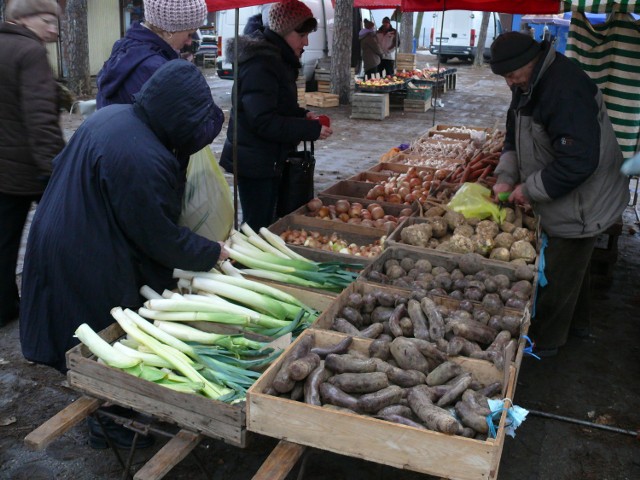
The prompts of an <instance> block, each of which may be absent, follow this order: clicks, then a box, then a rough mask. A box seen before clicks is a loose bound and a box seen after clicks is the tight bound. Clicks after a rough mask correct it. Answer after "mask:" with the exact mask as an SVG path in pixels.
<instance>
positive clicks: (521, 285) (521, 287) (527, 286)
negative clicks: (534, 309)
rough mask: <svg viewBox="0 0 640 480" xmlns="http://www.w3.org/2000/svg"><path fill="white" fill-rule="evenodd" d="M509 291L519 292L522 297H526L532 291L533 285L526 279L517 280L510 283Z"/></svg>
mask: <svg viewBox="0 0 640 480" xmlns="http://www.w3.org/2000/svg"><path fill="white" fill-rule="evenodd" d="M511 291H513V292H516V293H520V294H521V295H522V296H523V298H524V299H527V298H529V297H530V296H531V293H532V292H533V285H531V282H529V281H527V280H518V281H517V282H516V283H514V284H513V285H511Z"/></svg>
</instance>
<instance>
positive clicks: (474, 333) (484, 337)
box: [451, 320, 498, 345]
mask: <svg viewBox="0 0 640 480" xmlns="http://www.w3.org/2000/svg"><path fill="white" fill-rule="evenodd" d="M451 330H452V331H453V333H454V335H458V336H460V337H464V338H466V339H467V340H471V341H472V342H478V343H483V344H486V345H488V344H490V343H491V342H493V339H494V338H496V335H497V334H498V332H497V331H496V330H495V329H493V328H491V327H488V326H487V325H484V324H482V323H480V322H478V321H476V320H467V321H464V322H454V323H453V324H452V325H451Z"/></svg>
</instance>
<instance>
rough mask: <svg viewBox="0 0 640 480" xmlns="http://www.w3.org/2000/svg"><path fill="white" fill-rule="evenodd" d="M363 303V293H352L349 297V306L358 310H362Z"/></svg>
mask: <svg viewBox="0 0 640 480" xmlns="http://www.w3.org/2000/svg"><path fill="white" fill-rule="evenodd" d="M363 304H364V302H363V300H362V295H360V294H359V293H352V294H351V295H349V296H348V297H347V306H348V307H351V308H354V309H355V310H357V311H360V309H361V308H362V305H363Z"/></svg>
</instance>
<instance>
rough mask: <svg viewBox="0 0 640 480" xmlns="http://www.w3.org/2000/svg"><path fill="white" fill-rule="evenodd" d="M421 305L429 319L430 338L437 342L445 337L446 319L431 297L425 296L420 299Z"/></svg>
mask: <svg viewBox="0 0 640 480" xmlns="http://www.w3.org/2000/svg"><path fill="white" fill-rule="evenodd" d="M420 307H421V308H422V311H423V312H424V313H425V315H426V316H427V319H428V320H429V338H430V340H431V341H433V342H435V341H437V340H438V339H439V338H442V337H444V319H443V318H442V314H441V313H440V310H438V307H437V306H436V304H435V302H434V301H433V300H431V299H430V298H429V297H424V298H423V299H422V300H421V301H420Z"/></svg>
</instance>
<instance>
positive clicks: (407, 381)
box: [384, 365, 427, 388]
mask: <svg viewBox="0 0 640 480" xmlns="http://www.w3.org/2000/svg"><path fill="white" fill-rule="evenodd" d="M384 373H386V374H387V377H388V378H389V381H390V382H391V383H394V384H396V385H398V386H400V387H404V388H408V387H414V386H416V385H421V384H424V383H426V381H427V377H426V375H425V374H424V373H422V372H419V371H418V370H405V369H402V368H398V367H394V366H392V365H389V368H388V369H387V370H386V371H385V372H384Z"/></svg>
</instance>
